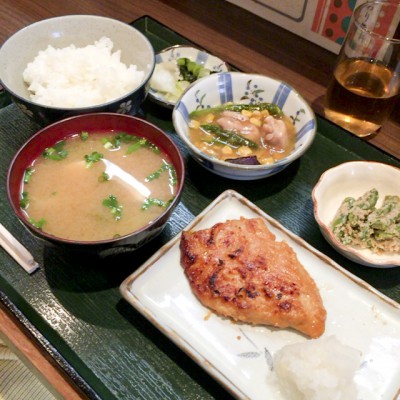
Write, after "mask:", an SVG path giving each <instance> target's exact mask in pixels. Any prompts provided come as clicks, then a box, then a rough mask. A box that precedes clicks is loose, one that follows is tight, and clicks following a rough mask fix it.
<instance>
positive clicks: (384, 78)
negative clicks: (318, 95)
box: [325, 1, 400, 137]
mask: <svg viewBox="0 0 400 400" xmlns="http://www.w3.org/2000/svg"><path fill="white" fill-rule="evenodd" d="M399 22H400V2H398V1H371V2H367V3H364V4H362V5H360V6H358V7H357V8H356V9H355V11H354V14H353V17H352V21H351V23H350V26H349V28H348V31H347V34H346V38H345V41H344V43H343V45H342V47H341V50H340V53H339V56H338V59H337V62H336V66H335V69H334V72H333V76H332V79H331V82H330V84H329V86H328V89H327V93H326V98H325V116H326V118H328V119H329V120H331V121H333V122H334V123H336V124H337V125H339V126H341V127H343V128H345V129H347V130H348V131H350V132H352V133H354V134H355V135H357V136H360V137H365V136H369V135H372V134H374V133H376V132H377V131H379V129H380V127H381V126H382V125H383V123H384V122H385V121H386V120H387V119H388V118H389V115H390V113H391V112H392V110H393V107H394V105H395V103H396V100H397V97H398V94H399V86H400V76H399V74H400V24H399Z"/></svg>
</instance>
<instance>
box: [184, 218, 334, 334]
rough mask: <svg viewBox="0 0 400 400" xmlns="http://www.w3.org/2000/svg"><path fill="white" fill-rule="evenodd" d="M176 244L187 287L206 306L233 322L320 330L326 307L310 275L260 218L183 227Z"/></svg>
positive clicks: (317, 332)
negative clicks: (194, 228) (192, 228)
mask: <svg viewBox="0 0 400 400" xmlns="http://www.w3.org/2000/svg"><path fill="white" fill-rule="evenodd" d="M180 249H181V264H182V266H183V267H184V270H185V274H186V276H187V277H188V279H189V283H190V286H191V288H192V290H193V292H194V294H195V295H196V296H197V297H198V299H199V300H200V301H201V302H202V304H203V305H205V306H206V307H209V308H210V309H212V310H215V311H216V312H217V313H218V314H220V315H222V316H225V317H231V318H233V319H234V320H237V321H243V322H248V323H252V324H263V325H272V326H275V327H280V328H286V327H291V328H294V329H296V330H298V331H300V332H302V333H304V334H306V335H308V336H310V337H312V338H317V337H319V336H321V335H322V334H323V332H324V330H325V319H326V311H325V308H324V306H323V303H322V299H321V296H320V294H319V291H318V288H317V286H316V284H315V282H314V280H313V279H312V278H311V277H310V275H309V274H308V272H307V271H306V270H305V269H304V267H303V266H302V265H301V264H300V262H299V261H298V259H297V256H296V253H295V252H294V250H293V249H292V248H291V247H290V246H289V245H288V244H287V243H286V242H277V241H276V240H275V236H274V235H273V234H272V233H271V232H270V231H269V230H268V228H267V226H266V224H265V222H264V221H263V220H262V219H261V218H253V219H245V218H241V219H240V220H229V221H226V222H224V223H218V224H216V225H214V226H213V227H211V228H209V229H204V230H199V231H197V232H189V231H184V232H182V237H181V242H180Z"/></svg>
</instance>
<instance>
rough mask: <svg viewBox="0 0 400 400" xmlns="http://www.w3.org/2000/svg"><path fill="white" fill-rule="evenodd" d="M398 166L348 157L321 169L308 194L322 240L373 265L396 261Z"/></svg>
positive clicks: (399, 242) (399, 257) (399, 252)
mask: <svg viewBox="0 0 400 400" xmlns="http://www.w3.org/2000/svg"><path fill="white" fill-rule="evenodd" d="M398 182H400V169H399V168H397V167H395V166H393V165H389V164H384V163H379V162H373V161H351V162H346V163H343V164H340V165H338V166H336V167H333V168H331V169H329V170H327V171H325V172H324V173H323V174H322V175H321V177H320V179H319V181H318V182H317V184H316V185H315V187H314V189H313V192H312V197H313V201H314V216H315V219H316V221H317V223H318V224H319V227H320V230H321V232H322V234H323V235H324V237H325V239H326V240H327V241H328V242H329V243H330V244H331V245H332V246H333V247H334V248H335V249H336V250H337V251H338V252H340V253H341V254H342V255H344V256H345V257H347V258H349V259H350V260H352V261H354V262H356V263H358V264H362V265H366V266H369V267H376V268H390V267H396V266H400V187H399V185H398Z"/></svg>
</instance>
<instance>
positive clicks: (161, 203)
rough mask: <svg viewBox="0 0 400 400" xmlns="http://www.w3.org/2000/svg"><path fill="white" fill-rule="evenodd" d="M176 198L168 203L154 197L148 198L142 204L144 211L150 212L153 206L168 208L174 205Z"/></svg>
mask: <svg viewBox="0 0 400 400" xmlns="http://www.w3.org/2000/svg"><path fill="white" fill-rule="evenodd" d="M173 200H174V198H172V199H169V200H167V201H164V200H160V199H156V198H154V197H148V198H147V199H146V200H145V201H144V202H143V204H142V207H141V208H142V210H148V209H149V208H150V207H151V206H158V207H164V208H167V207H169V205H170V204H171V203H172V201H173Z"/></svg>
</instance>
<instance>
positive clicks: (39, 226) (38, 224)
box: [29, 218, 46, 229]
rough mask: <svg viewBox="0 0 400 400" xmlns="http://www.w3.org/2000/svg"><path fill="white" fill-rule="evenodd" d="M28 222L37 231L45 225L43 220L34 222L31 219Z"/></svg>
mask: <svg viewBox="0 0 400 400" xmlns="http://www.w3.org/2000/svg"><path fill="white" fill-rule="evenodd" d="M29 222H30V223H31V224H32V225H33V226H34V227H35V228H38V229H42V228H43V225H44V224H45V223H46V220H45V219H44V218H40V219H39V221H35V220H34V219H33V218H29Z"/></svg>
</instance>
